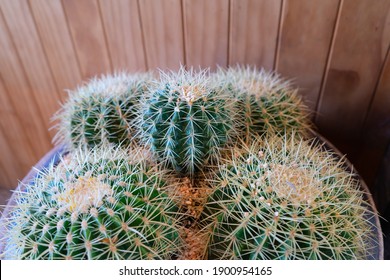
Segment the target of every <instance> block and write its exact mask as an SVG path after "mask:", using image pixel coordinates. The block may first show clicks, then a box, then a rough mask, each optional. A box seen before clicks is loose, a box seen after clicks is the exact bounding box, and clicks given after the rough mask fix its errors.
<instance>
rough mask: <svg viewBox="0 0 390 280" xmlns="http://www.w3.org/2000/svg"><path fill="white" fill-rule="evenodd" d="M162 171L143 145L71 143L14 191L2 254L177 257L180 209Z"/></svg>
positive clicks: (10, 256)
mask: <svg viewBox="0 0 390 280" xmlns="http://www.w3.org/2000/svg"><path fill="white" fill-rule="evenodd" d="M111 148H112V147H111ZM166 179H167V177H166V176H165V175H164V172H163V171H161V169H160V168H159V167H158V166H153V165H152V164H151V162H150V157H149V156H148V155H147V153H146V154H145V153H144V152H143V150H142V149H140V150H139V151H131V153H130V156H129V155H127V153H125V152H124V151H121V150H119V149H115V150H111V149H110V148H109V147H103V148H100V149H94V150H92V151H83V150H76V151H75V152H74V153H73V154H71V158H64V159H62V162H61V163H60V164H59V166H57V167H54V166H50V167H49V168H48V169H47V170H44V171H42V172H41V174H40V175H39V177H37V178H36V179H35V180H34V182H33V183H32V184H29V185H27V186H26V191H24V192H20V193H19V196H18V200H17V205H16V207H15V209H13V212H12V213H11V215H10V216H9V217H8V220H7V227H8V233H7V235H6V236H8V239H7V240H2V241H4V242H6V243H7V244H8V245H7V247H8V250H6V255H7V256H6V257H8V258H17V259H20V258H22V259H170V258H174V257H175V256H176V255H177V254H178V253H179V250H180V247H181V243H182V242H181V237H180V234H179V232H180V219H181V215H180V214H179V212H178V207H177V206H176V202H175V198H174V194H173V193H170V194H169V195H168V193H167V192H166V191H167V190H169V189H171V188H172V186H171V185H170V184H171V182H170V181H169V180H166ZM11 253H13V254H15V255H10V254H11Z"/></svg>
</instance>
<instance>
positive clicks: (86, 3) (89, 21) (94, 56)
mask: <svg viewBox="0 0 390 280" xmlns="http://www.w3.org/2000/svg"><path fill="white" fill-rule="evenodd" d="M62 3H63V7H64V10H65V13H66V16H67V19H68V25H69V28H70V31H71V34H72V38H73V43H74V46H75V49H76V54H77V58H78V61H79V65H80V69H81V75H82V78H83V80H87V79H89V78H91V77H94V76H96V75H98V74H101V73H108V72H110V71H111V62H110V57H109V53H108V50H107V44H106V37H105V36H106V34H105V30H104V28H103V25H102V20H101V16H100V7H99V5H98V2H97V1H96V0H83V1H78V0H66V1H62Z"/></svg>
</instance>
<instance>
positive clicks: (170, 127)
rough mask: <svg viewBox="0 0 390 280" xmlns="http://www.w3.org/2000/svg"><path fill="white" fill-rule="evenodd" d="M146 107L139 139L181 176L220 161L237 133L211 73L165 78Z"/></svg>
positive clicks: (182, 72) (153, 89)
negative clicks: (232, 136)
mask: <svg viewBox="0 0 390 280" xmlns="http://www.w3.org/2000/svg"><path fill="white" fill-rule="evenodd" d="M142 107H143V115H142V116H141V117H140V118H139V121H138V124H139V127H140V130H142V131H143V135H142V136H141V138H143V139H145V142H146V143H147V144H148V145H150V146H151V148H152V150H153V151H154V152H155V153H156V154H157V155H158V157H159V159H160V160H161V161H164V162H165V163H166V165H167V166H168V167H170V168H173V169H175V170H176V171H178V172H179V173H182V174H186V175H190V176H192V175H193V174H194V173H195V172H196V171H198V170H200V169H201V168H202V166H203V165H204V163H205V162H208V161H212V160H216V159H217V158H218V156H219V154H220V150H221V148H222V147H223V146H224V145H225V144H226V143H227V142H228V141H229V139H230V138H231V135H232V133H233V132H234V129H233V128H234V127H233V124H232V122H231V115H232V111H231V104H230V101H229V100H228V99H226V98H225V96H223V95H222V94H221V92H218V91H216V90H215V89H213V88H211V87H210V85H209V78H208V71H207V70H205V71H199V72H195V71H194V70H193V69H191V70H189V71H186V70H184V68H182V69H180V71H179V72H178V73H173V72H172V73H168V74H165V73H162V74H161V79H160V81H158V82H156V83H155V84H154V85H153V86H152V87H151V88H150V90H149V95H148V96H147V97H146V99H145V100H144V101H143V106H142Z"/></svg>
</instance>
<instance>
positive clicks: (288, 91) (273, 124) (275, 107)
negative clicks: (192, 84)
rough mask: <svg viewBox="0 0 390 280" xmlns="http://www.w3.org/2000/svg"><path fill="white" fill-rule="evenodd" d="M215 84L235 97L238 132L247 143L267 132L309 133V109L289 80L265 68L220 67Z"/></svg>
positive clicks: (310, 125) (214, 79)
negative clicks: (225, 68)
mask: <svg viewBox="0 0 390 280" xmlns="http://www.w3.org/2000/svg"><path fill="white" fill-rule="evenodd" d="M212 79H213V81H214V83H215V86H216V87H219V88H222V89H223V90H225V91H226V92H228V93H229V95H230V98H232V99H233V100H235V102H234V103H235V105H236V111H237V123H238V129H237V130H238V131H239V134H240V136H241V138H243V139H246V141H247V143H248V142H249V141H251V138H253V137H256V136H258V135H261V134H263V133H270V134H276V133H279V134H284V133H290V132H291V131H292V130H294V131H295V132H299V133H302V134H303V135H304V134H306V133H307V131H308V130H309V129H311V128H312V126H313V125H312V123H311V121H310V118H309V110H308V108H307V107H306V106H305V105H304V103H303V102H302V99H301V98H300V97H299V96H298V95H297V90H295V89H293V88H292V87H291V85H290V83H289V82H288V81H285V80H282V79H281V78H280V77H279V76H278V75H277V74H275V73H271V72H267V71H265V70H264V69H261V70H256V69H255V68H253V69H252V68H250V67H247V68H244V67H232V68H228V69H227V70H224V69H222V68H220V69H219V70H218V71H217V72H216V73H215V74H214V75H213V77H212Z"/></svg>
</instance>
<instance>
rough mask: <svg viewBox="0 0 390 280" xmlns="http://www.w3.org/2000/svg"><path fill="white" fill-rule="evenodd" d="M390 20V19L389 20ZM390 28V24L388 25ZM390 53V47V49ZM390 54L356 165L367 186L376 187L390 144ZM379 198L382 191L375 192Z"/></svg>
mask: <svg viewBox="0 0 390 280" xmlns="http://www.w3.org/2000/svg"><path fill="white" fill-rule="evenodd" d="M389 19H390V18H389ZM388 26H389V27H390V24H389V25H388ZM389 51H390V47H389ZM389 108H390V53H389V52H388V53H387V57H386V61H385V63H384V66H383V71H382V74H381V75H380V78H379V81H378V86H377V89H376V92H375V93H374V98H373V101H372V105H371V108H370V111H369V112H368V114H367V120H366V122H365V125H364V127H363V131H362V133H361V136H360V139H361V141H359V143H360V147H359V148H360V149H359V152H358V153H357V152H356V156H355V157H356V160H355V162H356V163H355V164H356V167H357V168H358V170H359V172H360V173H361V175H362V176H363V177H364V179H365V180H366V182H367V184H369V185H374V183H375V178H376V176H377V175H378V171H379V167H380V164H381V162H382V158H383V156H384V154H385V151H386V148H387V146H388V144H389V143H390V110H389ZM373 192H374V194H377V197H379V196H380V192H381V190H373Z"/></svg>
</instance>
